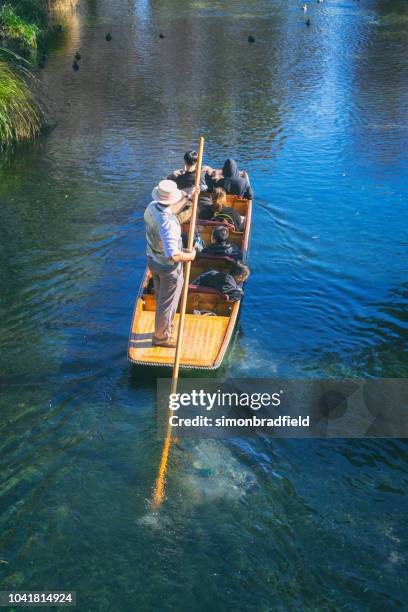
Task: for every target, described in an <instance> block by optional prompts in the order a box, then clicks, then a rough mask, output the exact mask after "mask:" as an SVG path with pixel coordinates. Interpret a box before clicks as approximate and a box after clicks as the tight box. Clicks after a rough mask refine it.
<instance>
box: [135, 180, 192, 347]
mask: <svg viewBox="0 0 408 612" xmlns="http://www.w3.org/2000/svg"><path fill="white" fill-rule="evenodd" d="M152 198H153V202H150V204H149V206H148V207H147V208H146V211H145V214H144V220H145V224H146V239H147V249H146V254H147V263H148V266H149V269H150V272H151V273H152V276H153V283H154V292H155V295H156V317H155V321H154V335H153V338H152V344H153V346H163V347H167V348H175V347H176V338H174V337H173V335H172V332H173V320H174V316H175V314H176V310H177V306H178V302H179V299H180V294H181V290H182V288H183V265H182V262H184V261H193V259H194V258H195V255H196V252H195V249H193V250H192V251H191V252H187V251H186V250H185V249H184V250H183V243H182V240H181V226H180V222H179V220H178V218H177V216H176V215H177V214H178V213H179V212H180V211H181V210H182V209H183V208H184V207H185V205H186V204H187V202H188V196H187V194H186V193H185V192H184V191H181V190H179V189H178V187H177V184H176V183H175V182H174V181H170V180H164V181H161V182H160V183H159V184H158V185H157V187H155V188H154V189H153V191H152Z"/></svg>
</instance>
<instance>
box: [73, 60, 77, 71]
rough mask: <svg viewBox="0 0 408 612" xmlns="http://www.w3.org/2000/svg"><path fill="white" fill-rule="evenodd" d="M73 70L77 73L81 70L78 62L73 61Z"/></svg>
mask: <svg viewBox="0 0 408 612" xmlns="http://www.w3.org/2000/svg"><path fill="white" fill-rule="evenodd" d="M72 68H73V69H74V70H75V72H76V71H77V70H79V64H78V62H77V61H76V60H74V61H73V63H72Z"/></svg>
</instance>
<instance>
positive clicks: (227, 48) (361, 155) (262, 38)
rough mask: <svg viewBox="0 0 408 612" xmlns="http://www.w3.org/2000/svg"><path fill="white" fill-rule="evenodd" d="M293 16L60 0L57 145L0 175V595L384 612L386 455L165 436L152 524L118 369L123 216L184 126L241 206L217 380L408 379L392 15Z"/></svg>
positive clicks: (128, 259)
mask: <svg viewBox="0 0 408 612" xmlns="http://www.w3.org/2000/svg"><path fill="white" fill-rule="evenodd" d="M300 4H301V3H299V2H294V1H289V2H287V1H283V0H282V1H278V0H276V1H273V2H272V1H267V0H259V1H249V2H240V1H230V2H207V1H195V2H193V1H190V0H186V1H184V2H181V1H179V0H173V1H172V2H164V1H159V0H154V1H151V2H149V1H148V0H140V1H138V0H129V1H128V2H125V1H123V0H122V1H121V0H82V3H81V6H80V9H79V11H78V12H77V13H75V14H74V15H72V16H69V17H67V18H66V23H65V29H64V34H63V35H61V36H60V38H59V39H58V40H55V41H53V42H52V45H51V48H50V50H49V61H48V65H47V67H46V68H45V70H43V71H41V74H40V75H39V78H40V79H41V82H42V88H43V90H44V92H45V95H46V97H47V99H48V107H49V114H50V116H51V117H52V118H53V120H54V122H55V123H56V125H55V128H54V129H53V130H52V131H50V132H49V133H48V134H46V135H44V137H42V138H41V139H40V140H39V141H38V142H37V143H35V144H33V145H30V146H27V147H24V148H20V149H19V150H18V151H16V152H15V153H13V154H10V155H7V156H6V155H3V159H2V161H1V164H0V203H1V207H0V232H1V245H0V274H1V286H2V291H1V302H0V315H1V316H0V347H1V356H0V367H1V370H0V378H1V384H2V395H1V402H2V407H1V415H0V432H1V437H0V449H1V487H0V505H1V506H0V507H1V518H0V533H1V537H0V546H1V548H0V560H1V562H0V585H1V588H2V589H22V588H24V589H28V588H31V589H47V590H52V589H60V590H61V589H63V590H68V589H76V590H77V592H78V601H79V608H80V609H81V610H92V611H99V610H100V611H105V610H109V611H111V610H136V609H137V610H147V611H150V610H155V609H163V610H197V611H199V610H208V609H210V608H211V609H215V610H233V609H238V610H244V609H245V610H263V611H267V610H298V609H299V610H300V609H302V610H331V609H333V610H334V609H344V610H360V609H373V610H374V609H381V608H383V609H402V608H403V607H404V605H405V604H406V601H407V597H408V592H407V586H406V585H407V582H406V578H407V547H406V543H405V542H404V537H405V536H406V509H407V501H406V492H405V487H406V485H407V462H408V453H407V446H406V444H405V443H403V442H398V441H391V440H389V441H387V440H378V441H373V440H371V441H369V440H365V441H363V440H362V441H348V442H346V441H327V442H319V441H303V442H300V441H296V440H292V441H285V440H281V441H279V440H273V439H267V438H258V439H246V440H245V441H243V440H231V439H230V440H228V441H225V442H223V441H220V440H217V441H215V440H212V441H211V440H210V441H208V440H207V441H206V440H202V441H200V442H195V443H191V444H187V443H183V444H179V445H176V446H173V448H172V454H171V463H170V469H169V478H168V486H167V500H166V502H165V504H164V507H163V510H162V511H161V512H160V514H159V516H157V517H154V516H153V517H152V515H150V514H149V512H148V506H147V500H148V499H149V497H150V495H151V490H152V485H153V483H154V478H155V473H156V469H157V465H158V462H159V458H160V451H161V444H160V442H159V441H157V440H156V438H155V412H154V392H155V386H154V380H153V378H152V379H149V377H148V376H147V375H146V373H144V374H143V376H142V375H141V374H140V372H138V371H132V370H131V368H130V367H129V365H128V363H127V361H126V345H127V334H128V328H129V324H130V318H131V313H132V307H133V303H134V300H135V295H136V291H137V286H138V282H139V279H140V275H141V272H142V270H143V268H144V264H145V261H144V229H143V222H142V216H143V210H144V207H145V206H146V204H147V203H148V202H149V193H150V191H151V189H152V187H153V186H154V184H155V183H156V182H157V180H158V179H159V178H161V177H162V176H163V175H164V174H165V173H166V172H168V171H169V170H171V169H173V168H175V167H178V166H179V165H180V163H181V162H180V160H181V156H182V154H183V152H184V151H185V150H186V149H188V148H190V147H191V146H194V145H195V143H196V142H197V139H198V135H199V134H200V133H203V134H204V135H205V136H206V139H207V142H206V151H205V159H206V161H207V162H208V163H210V164H212V165H220V164H221V163H222V161H223V160H224V158H225V157H226V156H227V155H231V156H233V157H235V158H236V159H237V160H238V161H239V164H240V165H241V166H242V167H245V168H246V169H247V170H248V172H249V173H250V176H251V179H252V183H253V186H254V189H255V193H256V201H255V214H254V221H253V234H252V246H251V256H250V264H251V269H252V275H251V277H250V280H249V282H248V285H247V296H246V300H245V307H244V309H243V313H242V318H241V329H240V333H239V335H238V337H237V340H236V342H235V345H234V348H233V350H232V352H231V353H230V355H229V358H228V363H227V365H226V369H225V372H226V374H227V375H228V376H251V375H252V376H270V375H275V374H276V375H282V376H297V377H304V376H307V377H309V376H333V375H335V376H360V377H364V376H381V377H406V375H407V366H406V361H405V363H404V342H403V338H404V335H403V334H404V329H405V330H406V323H405V320H404V310H405V309H406V303H407V284H406V271H407V257H406V245H407V242H408V240H407V230H406V228H407V209H406V201H407V195H408V188H407V170H408V158H407V144H408V129H407V128H408V116H407V108H408V46H407V45H408V5H407V3H406V2H404V1H403V0H401V1H397V0H395V1H393V0H388V1H386V0H383V1H381V0H378V1H375V0H361V2H357V1H354V0H330V1H329V0H327V1H326V2H324V3H323V4H317V3H310V5H309V10H308V12H307V16H308V17H310V19H311V26H310V27H307V26H306V25H305V19H306V16H305V15H304V13H303V11H302V10H301V8H300ZM107 31H110V32H111V34H112V41H111V42H110V43H108V42H106V41H105V35H106V33H107ZM160 32H163V34H164V36H165V38H163V39H160V38H159V36H158V34H159V33H160ZM249 34H252V35H253V36H254V37H255V38H256V42H255V44H252V45H251V44H248V42H247V37H248V35H249ZM77 49H78V50H80V52H81V54H82V60H81V67H80V70H79V71H78V72H77V73H75V72H74V71H73V70H72V68H71V63H72V57H73V54H74V53H75V51H76V50H77ZM405 312H406V311H405ZM404 602H405V603H404Z"/></svg>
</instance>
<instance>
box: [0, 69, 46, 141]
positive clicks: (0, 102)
mask: <svg viewBox="0 0 408 612" xmlns="http://www.w3.org/2000/svg"><path fill="white" fill-rule="evenodd" d="M41 125H42V115H41V110H40V107H39V106H38V104H37V103H36V102H35V100H34V97H33V95H32V93H31V90H30V87H29V86H28V84H27V83H26V81H25V80H24V78H23V76H20V75H19V74H17V73H16V71H15V70H13V71H12V70H11V69H10V68H9V66H7V65H6V64H5V63H4V62H3V61H1V60H0V146H1V145H8V144H12V143H13V142H20V141H22V140H27V139H30V138H34V137H35V136H37V134H39V132H40V130H41Z"/></svg>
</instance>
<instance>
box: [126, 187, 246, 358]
mask: <svg viewBox="0 0 408 612" xmlns="http://www.w3.org/2000/svg"><path fill="white" fill-rule="evenodd" d="M227 199H228V202H227V204H228V206H233V207H234V208H235V209H236V210H237V211H238V212H239V214H240V215H242V216H243V217H245V224H244V229H243V232H236V231H233V230H230V241H231V242H233V243H235V244H237V245H239V247H240V248H241V251H242V260H243V261H244V262H246V261H247V258H248V247H249V238H250V231H251V213H252V201H251V200H243V199H241V198H238V197H235V196H227ZM219 224H220V223H219V222H216V221H202V220H201V219H197V225H196V229H197V231H198V232H199V234H200V236H201V238H202V239H203V241H204V243H205V244H209V242H210V239H211V233H212V231H213V229H214V226H216V225H219ZM188 225H189V224H188V223H184V224H183V225H182V231H183V232H187V231H188ZM232 263H233V260H231V259H230V258H228V257H214V256H208V255H198V256H197V257H196V259H195V260H194V261H193V262H192V266H191V276H190V279H191V281H190V285H189V290H188V298H187V309H186V318H185V324H184V334H183V343H182V351H181V359H180V367H182V368H190V369H193V370H194V369H197V370H215V369H217V368H219V367H220V365H221V363H222V360H223V359H224V357H225V354H226V352H227V349H228V346H229V345H230V343H231V340H232V338H233V334H234V330H235V328H236V324H237V321H238V314H239V310H240V306H241V300H239V301H237V302H231V301H230V300H229V299H228V297H227V296H225V295H223V294H222V293H220V292H218V291H216V290H215V289H210V288H206V287H198V286H195V285H194V284H193V281H194V279H195V278H197V277H198V276H199V275H200V274H201V273H202V272H204V271H206V270H210V269H215V270H219V271H223V272H227V271H228V270H229V269H230V267H231V264H232ZM150 279H151V274H150V272H149V270H148V268H146V271H145V273H144V275H143V279H142V282H141V284H140V288H139V292H138V295H137V299H136V304H135V308H134V311H133V317H132V324H131V328H130V335H129V345H128V357H129V360H130V361H131V362H132V363H134V364H137V365H139V366H157V367H163V366H164V367H165V366H168V367H172V366H173V364H174V355H175V349H171V348H163V347H156V346H152V336H153V332H154V317H155V311H156V303H155V296H154V294H153V293H151V289H150V286H151V284H152V283H151V282H150ZM194 311H201V312H202V311H210V312H212V313H215V316H205V315H203V314H195V312H194ZM178 317H179V315H178V314H176V318H175V321H174V323H175V328H176V330H177V325H178Z"/></svg>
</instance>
